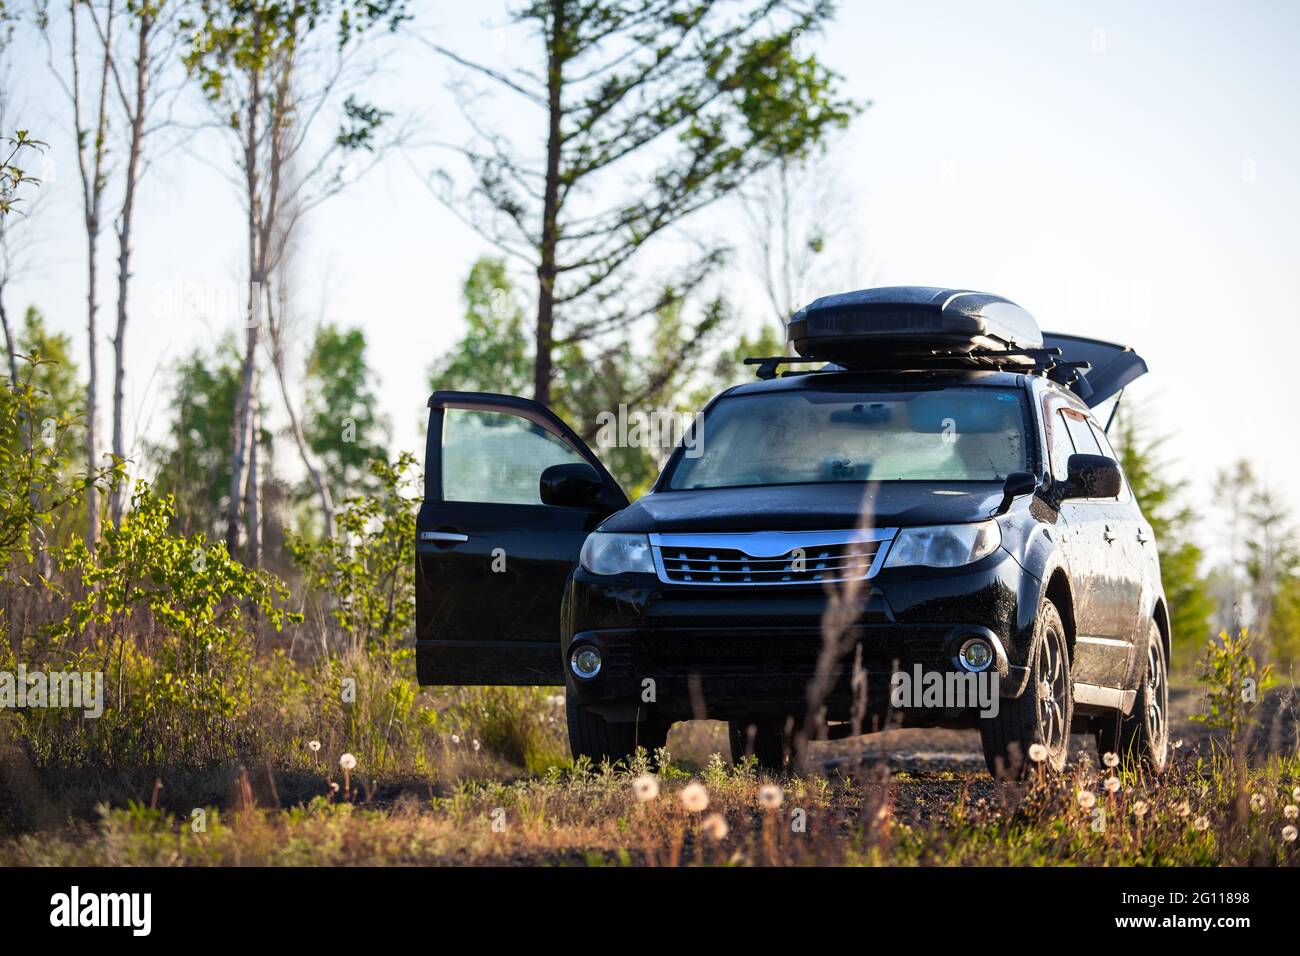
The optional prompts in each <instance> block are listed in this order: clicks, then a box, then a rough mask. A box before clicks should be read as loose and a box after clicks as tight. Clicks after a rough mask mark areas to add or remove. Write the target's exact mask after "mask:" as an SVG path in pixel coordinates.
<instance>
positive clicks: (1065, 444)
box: [1047, 409, 1074, 481]
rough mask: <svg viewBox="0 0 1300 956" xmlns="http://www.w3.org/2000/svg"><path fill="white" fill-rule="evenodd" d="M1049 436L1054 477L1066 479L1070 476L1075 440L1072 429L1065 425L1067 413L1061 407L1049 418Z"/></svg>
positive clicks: (1061, 479)
mask: <svg viewBox="0 0 1300 956" xmlns="http://www.w3.org/2000/svg"><path fill="white" fill-rule="evenodd" d="M1047 438H1048V441H1049V442H1050V443H1051V451H1050V454H1051V460H1052V477H1053V478H1054V479H1056V480H1057V481H1065V479H1067V478H1069V477H1070V471H1069V461H1070V456H1071V455H1073V454H1074V442H1073V441H1071V440H1070V430H1069V429H1068V428H1067V427H1066V425H1065V415H1063V414H1062V413H1061V411H1060V409H1057V411H1056V412H1055V413H1054V414H1053V415H1052V416H1051V418H1050V419H1049V420H1048V426H1047Z"/></svg>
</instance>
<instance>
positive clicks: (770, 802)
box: [758, 783, 785, 810]
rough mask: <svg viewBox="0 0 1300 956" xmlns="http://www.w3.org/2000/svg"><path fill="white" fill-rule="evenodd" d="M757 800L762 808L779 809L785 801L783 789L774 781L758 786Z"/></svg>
mask: <svg viewBox="0 0 1300 956" xmlns="http://www.w3.org/2000/svg"><path fill="white" fill-rule="evenodd" d="M758 802H759V805H760V806H762V807H763V809H764V810H779V809H780V808H781V804H782V803H784V802H785V791H784V790H782V789H781V788H780V787H778V786H777V785H776V784H774V783H769V784H764V785H763V786H761V787H759V788H758Z"/></svg>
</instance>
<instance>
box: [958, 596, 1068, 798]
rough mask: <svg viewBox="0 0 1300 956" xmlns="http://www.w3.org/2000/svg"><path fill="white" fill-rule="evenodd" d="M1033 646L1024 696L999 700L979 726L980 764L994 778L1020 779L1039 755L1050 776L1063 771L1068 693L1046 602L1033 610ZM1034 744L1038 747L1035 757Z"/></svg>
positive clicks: (1059, 638)
mask: <svg viewBox="0 0 1300 956" xmlns="http://www.w3.org/2000/svg"><path fill="white" fill-rule="evenodd" d="M1034 644H1035V648H1034V657H1033V660H1032V661H1031V663H1030V668H1029V684H1028V686H1027V687H1025V689H1024V692H1023V693H1022V694H1021V695H1020V696H1019V697H1003V698H1001V699H1000V700H999V701H998V712H997V714H996V715H995V716H993V717H985V718H983V719H982V720H981V721H980V740H981V742H982V743H983V745H984V762H985V763H986V764H988V768H989V773H991V774H992V775H993V776H994V777H1024V776H1025V775H1027V774H1028V773H1029V771H1030V768H1032V767H1033V765H1034V763H1036V762H1037V761H1035V760H1033V757H1034V756H1041V757H1042V763H1043V764H1044V765H1045V766H1046V767H1047V768H1048V769H1049V770H1051V771H1053V772H1056V773H1059V772H1060V771H1062V770H1064V769H1065V758H1066V756H1067V755H1068V753H1069V748H1070V721H1071V720H1072V719H1073V717H1074V693H1073V687H1072V686H1071V683H1070V652H1069V647H1068V646H1067V644H1066V641H1065V628H1064V626H1062V624H1061V615H1060V612H1058V611H1057V609H1056V605H1055V604H1053V603H1052V602H1051V601H1044V602H1043V603H1042V606H1041V607H1040V608H1039V609H1038V634H1037V640H1036V641H1035V642H1034ZM1035 745H1037V747H1041V748H1042V751H1041V753H1039V751H1038V750H1037V749H1036V747H1035ZM1031 748H1034V749H1033V750H1032V752H1031Z"/></svg>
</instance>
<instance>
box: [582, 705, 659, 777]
mask: <svg viewBox="0 0 1300 956" xmlns="http://www.w3.org/2000/svg"><path fill="white" fill-rule="evenodd" d="M564 710H565V715H566V716H567V717H568V724H569V750H570V751H572V753H573V759H574V760H577V759H578V758H579V757H588V758H590V760H591V762H592V763H594V764H596V765H597V766H599V765H600V764H602V763H604V762H605V761H609V762H610V763H611V764H615V763H619V762H620V761H621V762H622V763H623V764H624V765H626V764H627V763H628V761H629V759H630V758H631V757H632V756H633V755H634V754H635V753H636V749H637V747H644V748H645V749H646V752H647V753H648V754H649V755H650V757H651V759H652V760H653V758H654V755H655V751H657V750H659V749H660V748H661V747H663V746H664V744H666V743H667V742H668V726H669V725H668V724H667V723H666V722H665V721H663V720H661V719H660V718H659V717H657V716H656V715H653V714H651V715H648V716H646V715H644V714H643V715H642V716H641V717H640V719H638V720H635V721H626V722H623V721H612V720H606V719H605V718H604V717H601V716H600V715H599V714H594V713H592V712H591V711H590V710H588V709H587V708H586V707H584V706H582V704H580V703H578V702H577V701H576V700H574V698H573V695H572V694H565V697H564Z"/></svg>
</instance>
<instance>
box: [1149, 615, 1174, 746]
mask: <svg viewBox="0 0 1300 956" xmlns="http://www.w3.org/2000/svg"><path fill="white" fill-rule="evenodd" d="M1166 677H1167V675H1166V673H1165V662H1164V655H1163V654H1161V653H1160V645H1159V643H1158V642H1157V641H1148V642H1147V677H1146V691H1147V693H1146V698H1147V712H1146V720H1147V732H1148V734H1149V736H1150V739H1151V743H1152V745H1153V749H1155V750H1157V751H1163V749H1164V745H1165V736H1166V734H1167V733H1168V727H1169V714H1168V711H1169V685H1168V681H1167V680H1166Z"/></svg>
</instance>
